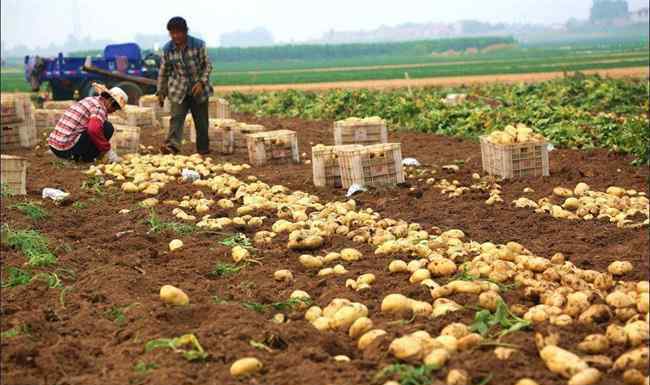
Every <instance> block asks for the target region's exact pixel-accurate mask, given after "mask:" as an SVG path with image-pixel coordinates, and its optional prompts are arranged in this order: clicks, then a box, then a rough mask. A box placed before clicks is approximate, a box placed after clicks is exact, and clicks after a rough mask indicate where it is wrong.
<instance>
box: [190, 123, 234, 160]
mask: <svg viewBox="0 0 650 385" xmlns="http://www.w3.org/2000/svg"><path fill="white" fill-rule="evenodd" d="M209 123H210V124H209V126H208V137H209V138H210V145H211V146H213V147H216V149H217V151H219V152H220V153H221V154H232V153H234V152H235V130H234V128H235V126H236V125H237V121H235V120H233V119H210V121H209ZM189 132H190V142H192V143H196V128H194V127H193V128H192V129H190V130H189Z"/></svg>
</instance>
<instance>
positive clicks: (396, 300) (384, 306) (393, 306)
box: [381, 294, 413, 314]
mask: <svg viewBox="0 0 650 385" xmlns="http://www.w3.org/2000/svg"><path fill="white" fill-rule="evenodd" d="M412 301H413V300H411V299H410V298H408V297H406V296H404V295H402V294H389V295H387V296H386V297H384V299H383V300H382V301H381V312H382V313H389V314H390V313H392V314H395V313H398V314H404V313H405V312H406V311H409V310H411V303H412Z"/></svg>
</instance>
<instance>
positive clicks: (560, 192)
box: [553, 186, 573, 198]
mask: <svg viewBox="0 0 650 385" xmlns="http://www.w3.org/2000/svg"><path fill="white" fill-rule="evenodd" d="M553 194H555V195H557V196H559V197H562V198H568V197H570V196H572V195H573V192H572V191H571V190H569V189H567V188H564V187H559V186H558V187H555V188H554V189H553Z"/></svg>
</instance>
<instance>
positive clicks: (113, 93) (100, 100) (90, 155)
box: [47, 83, 129, 163]
mask: <svg viewBox="0 0 650 385" xmlns="http://www.w3.org/2000/svg"><path fill="white" fill-rule="evenodd" d="M93 86H94V88H95V91H96V92H97V94H98V95H99V96H89V97H87V98H84V99H82V100H80V101H79V102H77V103H75V104H74V105H72V106H70V107H69V108H68V109H67V110H65V112H64V113H63V116H62V117H61V119H59V121H58V122H57V123H56V127H54V130H53V131H52V133H50V136H49V137H48V139H47V143H48V145H49V146H50V150H51V151H52V153H54V155H56V156H58V157H59V158H64V159H70V160H75V161H81V162H93V161H94V160H95V159H98V158H101V157H102V156H103V155H104V154H106V156H107V157H108V160H109V161H110V162H112V163H115V162H119V161H120V158H119V157H118V156H117V154H116V153H115V151H113V150H112V149H111V144H110V142H109V140H110V139H111V137H112V136H113V125H112V124H111V122H109V121H108V115H109V114H112V113H113V112H115V111H117V110H120V109H122V108H124V106H125V105H126V102H127V101H128V99H129V97H128V96H127V95H126V92H124V91H123V90H122V89H121V88H119V87H113V88H111V89H110V90H109V89H108V88H106V86H104V85H102V84H97V83H94V84H93Z"/></svg>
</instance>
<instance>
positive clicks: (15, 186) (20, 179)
mask: <svg viewBox="0 0 650 385" xmlns="http://www.w3.org/2000/svg"><path fill="white" fill-rule="evenodd" d="M0 158H1V159H0V170H1V171H0V179H1V181H2V188H3V189H5V188H6V189H7V191H8V192H9V193H11V194H18V195H25V194H27V165H28V162H27V159H24V158H21V157H18V156H12V155H5V154H2V155H0Z"/></svg>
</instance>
